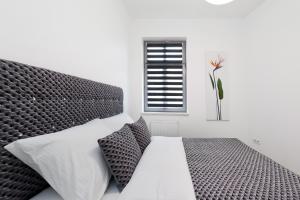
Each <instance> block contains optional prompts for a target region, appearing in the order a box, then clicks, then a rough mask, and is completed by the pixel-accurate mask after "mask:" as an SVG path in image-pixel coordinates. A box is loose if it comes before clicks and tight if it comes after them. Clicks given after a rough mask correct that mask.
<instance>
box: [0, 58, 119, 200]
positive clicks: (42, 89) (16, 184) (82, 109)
mask: <svg viewBox="0 0 300 200" xmlns="http://www.w3.org/2000/svg"><path fill="white" fill-rule="evenodd" d="M122 112H123V91H122V89H121V88H119V87H114V86H111V85H107V84H103V83H97V82H94V81H90V80H86V79H82V78H78V77H74V76H70V75H66V74H62V73H57V72H54V71H50V70H47V69H42V68H37V67H33V66H29V65H25V64H21V63H16V62H12V61H7V60H1V59H0V156H1V157H0V199H1V200H12V199H13V200H25V199H29V198H30V197H32V196H33V195H35V194H37V193H38V192H40V191H41V190H43V189H44V188H45V187H47V183H46V182H45V180H44V179H43V178H42V177H41V176H40V175H38V174H37V173H36V172H35V171H33V170H32V169H31V168H29V167H27V166H26V165H25V164H23V163H22V162H21V161H19V160H18V159H17V158H15V157H14V156H13V155H12V154H10V153H9V152H8V151H6V150H5V149H4V148H3V147H4V146H5V145H7V144H9V143H11V142H13V141H15V140H18V139H22V138H28V137H34V136H38V135H44V134H49V133H53V132H57V131H60V130H63V129H67V128H70V127H73V126H77V125H80V124H84V123H86V122H88V121H90V120H93V119H95V118H106V117H110V116H113V115H116V114H119V113H122Z"/></svg>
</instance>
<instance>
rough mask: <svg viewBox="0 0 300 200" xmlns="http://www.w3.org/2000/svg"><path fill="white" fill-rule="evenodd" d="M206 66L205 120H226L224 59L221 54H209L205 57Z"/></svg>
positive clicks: (226, 102)
mask: <svg viewBox="0 0 300 200" xmlns="http://www.w3.org/2000/svg"><path fill="white" fill-rule="evenodd" d="M206 65H207V72H208V74H207V78H206V80H207V85H206V87H207V91H206V93H207V94H206V96H207V98H206V101H207V119H208V120H217V121H224V120H228V119H229V118H228V100H227V97H228V96H227V94H228V91H227V90H226V89H225V88H226V85H227V82H226V81H228V80H227V74H226V66H225V65H226V59H225V56H224V53H222V52H210V53H208V54H207V56H206Z"/></svg>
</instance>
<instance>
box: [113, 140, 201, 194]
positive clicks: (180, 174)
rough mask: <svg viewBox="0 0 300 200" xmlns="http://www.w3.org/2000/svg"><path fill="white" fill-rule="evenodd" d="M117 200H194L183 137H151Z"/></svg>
mask: <svg viewBox="0 0 300 200" xmlns="http://www.w3.org/2000/svg"><path fill="white" fill-rule="evenodd" d="M118 200H195V193H194V188H193V183H192V180H191V176H190V173H189V169H188V164H187V161H186V156H185V151H184V146H183V143H182V138H180V137H176V138H170V137H152V141H151V143H150V144H149V146H148V147H147V149H146V150H145V152H144V154H143V156H142V158H141V160H140V162H139V164H138V166H137V168H136V170H135V172H134V174H133V176H132V178H131V180H130V182H129V183H128V185H127V186H126V187H125V188H124V190H123V191H122V193H121V195H120V196H119V198H118Z"/></svg>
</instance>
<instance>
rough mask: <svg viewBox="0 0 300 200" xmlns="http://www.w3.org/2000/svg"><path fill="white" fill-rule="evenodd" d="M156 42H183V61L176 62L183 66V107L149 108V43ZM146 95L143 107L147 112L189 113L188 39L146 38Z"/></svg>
mask: <svg viewBox="0 0 300 200" xmlns="http://www.w3.org/2000/svg"><path fill="white" fill-rule="evenodd" d="M148 43H151V44H155V43H181V44H182V63H181V64H175V65H180V66H182V92H183V107H179V108H178V107H174V108H170V107H169V108H149V107H148V87H147V85H148V78H147V77H148V65H153V64H148V63H147V44H148ZM143 48H144V87H143V89H144V92H143V94H144V97H143V103H144V105H143V109H144V112H145V113H183V114H185V113H187V86H186V85H187V81H186V74H187V69H186V68H187V67H186V65H187V62H186V40H182V39H181V40H176V39H175V40H163V39H157V40H144V46H143ZM165 65H174V64H165Z"/></svg>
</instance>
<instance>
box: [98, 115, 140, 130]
mask: <svg viewBox="0 0 300 200" xmlns="http://www.w3.org/2000/svg"><path fill="white" fill-rule="evenodd" d="M101 120H102V121H103V123H104V124H105V125H107V126H108V127H109V128H111V129H112V130H113V131H118V130H120V129H121V128H122V127H123V126H124V124H126V123H133V122H134V121H133V119H132V118H131V117H130V116H129V115H128V114H126V113H121V114H118V115H115V116H112V117H109V118H105V119H101Z"/></svg>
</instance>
